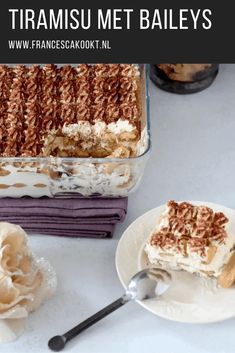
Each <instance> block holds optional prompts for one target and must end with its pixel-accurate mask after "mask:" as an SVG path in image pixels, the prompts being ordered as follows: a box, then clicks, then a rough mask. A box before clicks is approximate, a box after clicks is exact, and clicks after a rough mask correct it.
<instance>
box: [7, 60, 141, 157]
mask: <svg viewBox="0 0 235 353" xmlns="http://www.w3.org/2000/svg"><path fill="white" fill-rule="evenodd" d="M139 80H140V75H139V69H138V66H136V65H133V64H95V65H86V64H80V65H78V66H76V67H74V66H71V65H64V66H60V67H58V66H56V65H53V64H48V65H45V66H38V65H33V66H24V65H17V66H13V67H10V66H6V65H0V156H3V157H17V156H23V157H25V156H29V157H35V156H55V157H57V156H58V157H119V158H123V157H132V156H135V155H136V145H137V142H138V141H139V139H140V129H141V127H140V114H141V112H140V104H139Z"/></svg>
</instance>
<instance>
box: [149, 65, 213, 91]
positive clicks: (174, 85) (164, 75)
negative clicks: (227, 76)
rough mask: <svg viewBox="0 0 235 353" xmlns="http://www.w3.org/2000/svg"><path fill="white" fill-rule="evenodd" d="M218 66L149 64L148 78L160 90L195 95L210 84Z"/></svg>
mask: <svg viewBox="0 0 235 353" xmlns="http://www.w3.org/2000/svg"><path fill="white" fill-rule="evenodd" d="M218 70H219V64H151V66H150V78H151V79H152V81H153V82H154V83H155V84H156V85H157V86H158V87H160V88H161V89H163V90H165V91H168V92H173V93H179V94H186V93H195V92H199V91H202V90H203V89H205V88H207V87H208V86H210V85H211V84H212V82H213V81H214V79H215V77H216V75H217V73H218Z"/></svg>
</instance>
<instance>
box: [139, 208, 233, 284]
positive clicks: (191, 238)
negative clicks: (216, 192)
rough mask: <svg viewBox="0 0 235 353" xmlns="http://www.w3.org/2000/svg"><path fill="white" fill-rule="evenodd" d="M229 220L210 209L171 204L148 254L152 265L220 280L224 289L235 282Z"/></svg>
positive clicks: (159, 220) (152, 234) (150, 241)
mask: <svg viewBox="0 0 235 353" xmlns="http://www.w3.org/2000/svg"><path fill="white" fill-rule="evenodd" d="M228 222H229V220H228V218H227V217H226V216H225V215H224V214H223V213H222V212H214V211H213V210H212V209H211V208H209V207H206V206H203V205H202V206H195V205H192V204H190V203H188V202H181V203H177V202H175V201H169V202H168V203H167V206H166V210H165V211H164V212H163V213H162V215H161V216H160V218H159V219H158V222H157V225H156V227H155V229H154V230H153V231H152V233H151V235H150V237H149V239H148V241H147V244H146V246H145V251H146V253H147V255H148V258H149V261H150V263H151V264H154V265H160V266H162V267H163V268H165V269H169V270H185V271H187V272H191V273H198V274H200V275H202V276H206V277H215V278H217V281H218V284H219V285H220V286H221V287H230V286H231V285H232V284H233V283H234V281H235V254H234V252H233V249H234V236H232V234H229V233H228V232H227V225H228Z"/></svg>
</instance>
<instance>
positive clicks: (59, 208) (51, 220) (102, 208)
mask: <svg viewBox="0 0 235 353" xmlns="http://www.w3.org/2000/svg"><path fill="white" fill-rule="evenodd" d="M126 212H127V198H116V199H114V198H98V197H94V198H83V197H77V196H76V197H75V196H73V197H71V198H66V199H62V198H60V199H55V198H54V199H50V198H46V197H43V198H40V199H32V198H28V197H24V198H20V199H12V198H5V199H1V200H0V220H1V221H6V222H10V223H16V224H19V225H20V226H22V227H23V228H24V229H25V230H26V231H28V232H31V233H40V234H49V235H58V236H68V237H92V238H105V237H112V235H113V232H114V228H115V225H116V223H117V222H121V221H123V220H124V218H125V215H126Z"/></svg>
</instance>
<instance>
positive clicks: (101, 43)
mask: <svg viewBox="0 0 235 353" xmlns="http://www.w3.org/2000/svg"><path fill="white" fill-rule="evenodd" d="M8 47H9V49H13V50H21V49H29V50H30V49H32V50H37V49H39V50H43V49H53V50H56V49H57V50H61V49H62V50H63V49H65V50H71V49H75V50H110V49H111V43H110V41H109V40H100V39H81V40H71V39H67V40H66V39H46V40H44V39H31V40H24V39H12V40H8Z"/></svg>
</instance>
